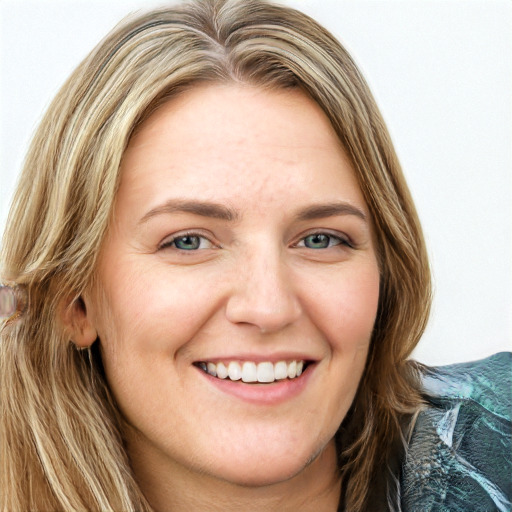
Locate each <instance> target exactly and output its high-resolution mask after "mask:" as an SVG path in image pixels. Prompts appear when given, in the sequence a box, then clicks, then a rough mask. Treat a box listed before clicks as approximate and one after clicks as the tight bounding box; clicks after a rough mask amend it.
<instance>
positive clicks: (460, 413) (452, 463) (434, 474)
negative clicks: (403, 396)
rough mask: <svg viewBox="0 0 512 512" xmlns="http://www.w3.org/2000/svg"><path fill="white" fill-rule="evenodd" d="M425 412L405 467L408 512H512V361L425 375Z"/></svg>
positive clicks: (503, 357) (499, 357) (495, 359)
mask: <svg viewBox="0 0 512 512" xmlns="http://www.w3.org/2000/svg"><path fill="white" fill-rule="evenodd" d="M421 378H422V388H423V394H424V397H425V400H426V405H425V407H424V408H423V409H422V410H421V411H420V412H419V413H418V415H417V417H416V418H415V421H414V427H413V429H412V432H411V435H410V439H409V443H408V447H407V454H406V457H405V460H404V463H403V467H402V475H401V494H402V506H403V510H404V512H406V511H416V510H424V511H431V512H436V511H438V512H441V511H445V510H450V511H464V510H468V506H470V507H471V510H473V511H477V512H478V511H482V512H484V511H494V510H497V511H504V512H505V511H510V510H511V502H510V501H511V497H512V423H511V411H512V354H511V353H508V352H504V353H500V354H496V355H494V356H492V357H490V358H487V359H484V360H481V361H475V362H470V363H462V364H455V365H449V366H443V367H438V368H430V367H421Z"/></svg>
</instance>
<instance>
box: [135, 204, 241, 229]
mask: <svg viewBox="0 0 512 512" xmlns="http://www.w3.org/2000/svg"><path fill="white" fill-rule="evenodd" d="M165 213H167V214H169V213H192V214H194V215H199V216H201V217H212V218H214V219H221V220H228V221H235V220H238V219H239V218H240V215H239V214H238V213H237V212H236V211H234V210H232V209H230V208H227V207H226V206H224V205H222V204H217V203H210V202H203V201H189V200H180V199H178V200H174V199H171V200H169V201H166V202H165V203H164V204H162V205H160V206H157V207H156V208H153V209H152V210H150V211H149V212H147V213H146V214H145V215H144V216H143V217H142V218H141V219H140V221H139V224H143V223H145V222H147V221H148V220H149V219H151V218H153V217H156V216H157V215H161V214H165Z"/></svg>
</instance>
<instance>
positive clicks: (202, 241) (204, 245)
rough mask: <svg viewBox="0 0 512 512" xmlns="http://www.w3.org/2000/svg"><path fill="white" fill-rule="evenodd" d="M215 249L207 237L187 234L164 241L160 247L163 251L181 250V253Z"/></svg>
mask: <svg viewBox="0 0 512 512" xmlns="http://www.w3.org/2000/svg"><path fill="white" fill-rule="evenodd" d="M212 247H214V245H213V243H212V242H210V240H208V239H207V238H206V237H204V236H202V235H198V234H195V233H185V234H182V235H178V236H174V237H172V238H170V239H167V240H164V242H162V244H160V246H159V247H158V248H159V249H160V250H161V249H168V248H170V249H179V250H180V251H197V250H199V249H211V248H212Z"/></svg>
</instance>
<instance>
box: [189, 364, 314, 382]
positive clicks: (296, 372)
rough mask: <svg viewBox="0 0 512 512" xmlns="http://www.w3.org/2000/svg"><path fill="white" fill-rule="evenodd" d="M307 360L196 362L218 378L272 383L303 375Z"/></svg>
mask: <svg viewBox="0 0 512 512" xmlns="http://www.w3.org/2000/svg"><path fill="white" fill-rule="evenodd" d="M305 364H306V363H305V361H303V360H299V361H290V362H287V361H277V362H276V363H271V362H268V361H267V362H262V363H255V362H252V361H245V362H243V363H240V362H238V361H230V362H226V363H222V362H219V363H212V362H199V363H196V366H197V367H198V368H201V369H202V370H203V371H204V372H205V373H207V374H209V375H211V376H212V377H217V378H218V379H227V380H232V381H239V380H241V381H242V382H246V383H262V384H270V383H272V382H276V381H279V380H284V379H295V378H297V377H300V376H301V375H302V372H303V370H304V369H305Z"/></svg>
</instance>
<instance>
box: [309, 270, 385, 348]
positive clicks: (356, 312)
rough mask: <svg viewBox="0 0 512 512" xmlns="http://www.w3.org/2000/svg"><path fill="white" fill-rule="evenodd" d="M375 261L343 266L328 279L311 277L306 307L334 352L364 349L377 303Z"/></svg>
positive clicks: (367, 343)
mask: <svg viewBox="0 0 512 512" xmlns="http://www.w3.org/2000/svg"><path fill="white" fill-rule="evenodd" d="M379 282H380V277H379V272H378V268H377V264H376V263H375V264H368V265H365V266H362V267H357V268H356V267H354V268H349V267H348V266H347V268H345V269H342V270H341V271H339V272H337V273H333V274H332V275H331V276H330V279H327V280H325V279H324V280H321V281H320V280H317V281H315V280H313V281H311V283H310V286H309V289H310V292H309V294H308V296H309V305H308V310H309V312H310V314H311V317H312V320H313V322H314V323H315V324H316V325H317V326H318V327H319V328H320V330H321V331H322V332H323V333H324V335H325V337H326V338H327V340H328V342H329V344H330V345H331V350H333V351H337V350H339V351H343V352H345V351H350V350H364V351H366V350H367V348H368V346H369V343H370V338H371V335H372V331H373V326H374V324H375V318H376V315H377V308H378V302H379Z"/></svg>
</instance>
